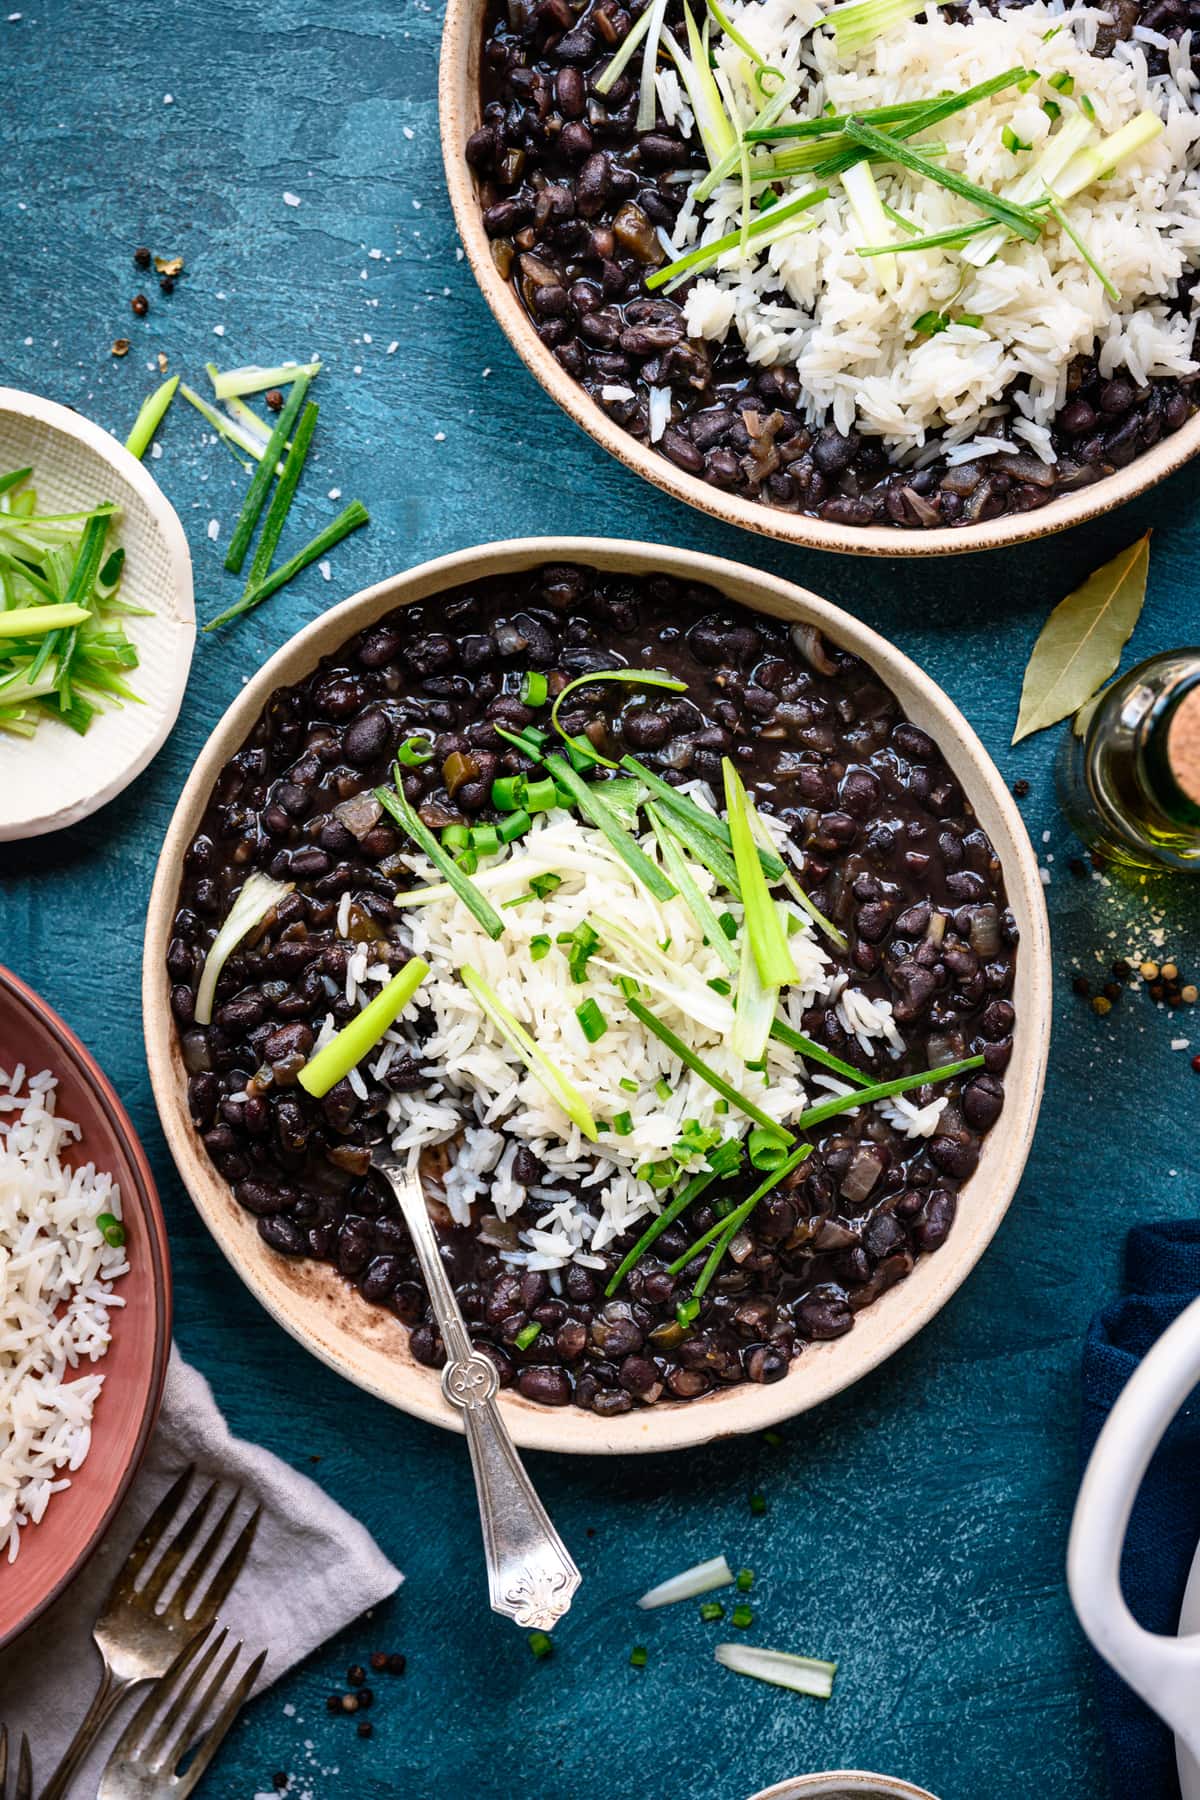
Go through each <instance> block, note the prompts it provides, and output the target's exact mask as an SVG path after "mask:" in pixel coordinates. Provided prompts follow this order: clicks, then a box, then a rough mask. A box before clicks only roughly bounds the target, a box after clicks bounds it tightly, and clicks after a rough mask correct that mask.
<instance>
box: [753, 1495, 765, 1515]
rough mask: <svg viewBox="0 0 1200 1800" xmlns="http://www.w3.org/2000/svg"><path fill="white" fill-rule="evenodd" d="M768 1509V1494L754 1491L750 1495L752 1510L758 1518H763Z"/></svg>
mask: <svg viewBox="0 0 1200 1800" xmlns="http://www.w3.org/2000/svg"><path fill="white" fill-rule="evenodd" d="M766 1510H767V1496H766V1495H765V1494H759V1493H754V1494H751V1496H750V1511H751V1512H752V1513H753V1514H754V1516H755V1517H756V1518H761V1517H762V1515H763V1514H764V1513H765V1512H766Z"/></svg>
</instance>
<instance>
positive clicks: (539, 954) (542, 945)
mask: <svg viewBox="0 0 1200 1800" xmlns="http://www.w3.org/2000/svg"><path fill="white" fill-rule="evenodd" d="M549 954H550V939H549V938H548V937H547V936H546V935H545V933H544V932H541V931H539V932H538V934H537V936H536V937H531V938H530V940H529V960H530V962H535V963H539V962H541V960H542V958H543V956H549Z"/></svg>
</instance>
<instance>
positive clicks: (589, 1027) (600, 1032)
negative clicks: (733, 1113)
mask: <svg viewBox="0 0 1200 1800" xmlns="http://www.w3.org/2000/svg"><path fill="white" fill-rule="evenodd" d="M575 1017H576V1018H577V1019H578V1020H579V1026H580V1030H581V1031H582V1032H583V1035H584V1037H585V1038H586V1039H587V1041H588V1043H589V1044H598V1043H599V1041H600V1039H601V1038H602V1037H603V1036H604V1034H605V1032H606V1031H607V1030H608V1020H607V1019H606V1018H605V1016H604V1014H603V1013H602V1012H601V1011H600V1006H599V1003H598V1001H596V1000H594V999H592V998H591V997H590V996H589V998H588V999H586V1000H585V1001H584V1003H583V1005H582V1006H577V1007H576V1008H575Z"/></svg>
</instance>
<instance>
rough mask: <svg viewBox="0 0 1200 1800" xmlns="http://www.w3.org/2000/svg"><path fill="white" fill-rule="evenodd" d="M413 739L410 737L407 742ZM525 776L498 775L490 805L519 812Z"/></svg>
mask: <svg viewBox="0 0 1200 1800" xmlns="http://www.w3.org/2000/svg"><path fill="white" fill-rule="evenodd" d="M412 741H413V740H412V739H411V738H410V739H409V742H410V743H411V742H412ZM524 794H525V777H524V776H523V775H498V776H497V777H496V779H495V781H493V783H492V805H493V806H494V807H495V808H496V811H497V812H507V813H515V812H520V810H521V807H522V806H523V804H524Z"/></svg>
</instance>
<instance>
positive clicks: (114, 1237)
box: [96, 1212, 732, 1579]
mask: <svg viewBox="0 0 1200 1800" xmlns="http://www.w3.org/2000/svg"><path fill="white" fill-rule="evenodd" d="M96 1230H97V1231H98V1232H99V1233H100V1235H101V1237H102V1238H103V1239H104V1241H105V1243H106V1244H107V1245H108V1246H109V1248H110V1249H112V1250H119V1249H120V1248H121V1246H122V1244H123V1243H124V1242H125V1227H124V1226H123V1225H122V1223H121V1221H120V1219H118V1218H117V1216H116V1214H115V1213H110V1212H102V1213H97V1214H96ZM731 1579H732V1578H731Z"/></svg>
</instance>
